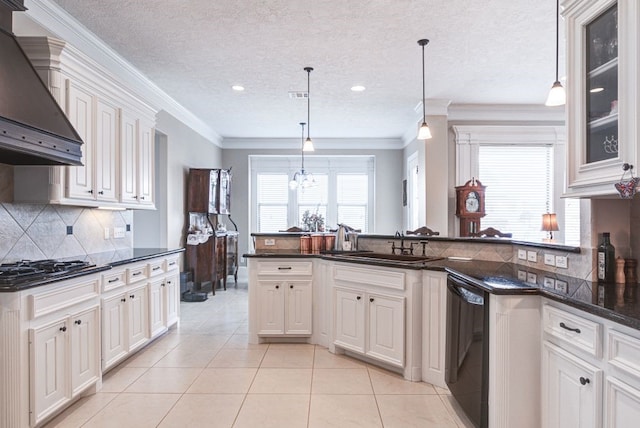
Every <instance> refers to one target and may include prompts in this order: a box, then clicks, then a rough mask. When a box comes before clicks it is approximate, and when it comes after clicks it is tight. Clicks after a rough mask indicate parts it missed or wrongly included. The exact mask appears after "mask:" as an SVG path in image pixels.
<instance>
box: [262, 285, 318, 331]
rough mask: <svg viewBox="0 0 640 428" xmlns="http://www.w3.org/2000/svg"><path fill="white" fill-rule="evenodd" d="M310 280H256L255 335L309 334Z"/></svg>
mask: <svg viewBox="0 0 640 428" xmlns="http://www.w3.org/2000/svg"><path fill="white" fill-rule="evenodd" d="M311 292H312V289H311V281H307V280H287V281H258V335H260V336H271V335H278V336H280V335H290V336H291V335H293V336H300V335H310V334H311V309H312V307H311V305H312V295H311Z"/></svg>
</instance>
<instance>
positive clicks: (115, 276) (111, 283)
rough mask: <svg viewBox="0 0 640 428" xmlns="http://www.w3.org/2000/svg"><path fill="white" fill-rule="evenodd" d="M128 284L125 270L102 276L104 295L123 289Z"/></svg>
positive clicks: (109, 272)
mask: <svg viewBox="0 0 640 428" xmlns="http://www.w3.org/2000/svg"><path fill="white" fill-rule="evenodd" d="M126 283H127V281H126V274H125V271H124V270H117V271H108V272H106V273H104V274H102V292H103V293H106V292H107V291H111V290H115V289H116V288H120V287H123V286H124V285H126Z"/></svg>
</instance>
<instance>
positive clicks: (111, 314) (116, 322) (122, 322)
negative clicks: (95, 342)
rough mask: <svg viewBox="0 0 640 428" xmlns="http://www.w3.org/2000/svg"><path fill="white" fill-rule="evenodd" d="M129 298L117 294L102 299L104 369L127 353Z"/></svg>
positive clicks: (123, 294)
mask: <svg viewBox="0 0 640 428" xmlns="http://www.w3.org/2000/svg"><path fill="white" fill-rule="evenodd" d="M128 334H129V331H128V328H127V298H126V294H125V293H122V294H117V295H115V296H113V297H110V298H107V299H102V369H103V370H104V369H107V368H109V367H111V366H112V365H113V364H115V363H116V362H117V361H119V360H120V359H121V358H122V357H124V356H125V355H126V354H127V350H128V345H127V338H128Z"/></svg>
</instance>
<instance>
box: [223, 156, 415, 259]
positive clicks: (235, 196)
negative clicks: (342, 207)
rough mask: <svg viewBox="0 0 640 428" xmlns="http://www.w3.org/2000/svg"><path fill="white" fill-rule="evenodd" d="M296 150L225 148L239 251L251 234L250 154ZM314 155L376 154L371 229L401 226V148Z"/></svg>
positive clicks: (244, 249)
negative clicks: (373, 208) (373, 210)
mask: <svg viewBox="0 0 640 428" xmlns="http://www.w3.org/2000/svg"><path fill="white" fill-rule="evenodd" d="M292 154H295V152H293V151H292V150H284V149H273V150H269V149H261V150H258V149H242V150H240V149H224V150H223V151H222V166H223V167H224V168H229V167H232V168H233V170H232V171H233V180H232V196H231V217H232V218H233V219H234V221H235V222H236V224H237V225H238V230H239V232H240V248H239V250H238V251H239V254H244V253H246V252H247V251H248V250H249V249H250V248H251V247H250V245H249V241H250V235H251V233H252V232H253V231H252V230H250V226H249V210H250V207H249V194H250V192H249V182H250V171H249V155H275V156H277V155H287V156H290V155H292ZM313 155H314V156H335V155H345V156H348V155H371V156H375V164H376V175H375V189H376V191H375V212H374V216H375V217H374V219H375V220H374V230H372V231H371V233H375V234H389V235H392V234H394V233H395V232H396V230H402V177H403V172H402V170H403V166H402V162H403V160H402V150H316V151H315V152H314V154H313Z"/></svg>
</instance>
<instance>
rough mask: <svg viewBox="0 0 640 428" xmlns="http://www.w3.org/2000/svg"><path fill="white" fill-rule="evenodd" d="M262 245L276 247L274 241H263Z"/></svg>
mask: <svg viewBox="0 0 640 428" xmlns="http://www.w3.org/2000/svg"><path fill="white" fill-rule="evenodd" d="M264 245H266V246H272V245H276V240H275V239H265V240H264Z"/></svg>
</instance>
